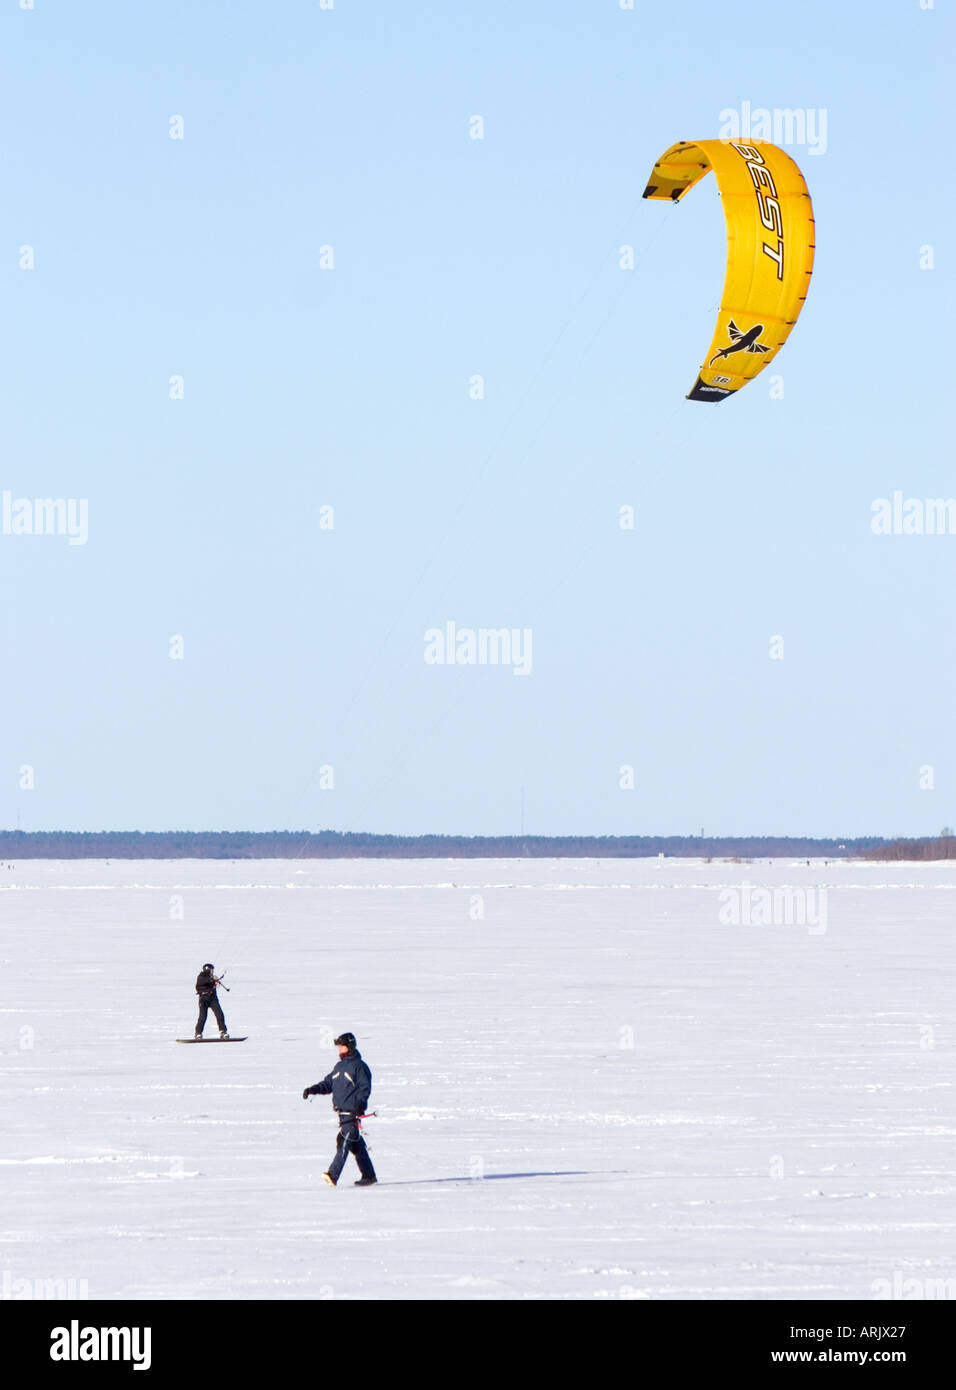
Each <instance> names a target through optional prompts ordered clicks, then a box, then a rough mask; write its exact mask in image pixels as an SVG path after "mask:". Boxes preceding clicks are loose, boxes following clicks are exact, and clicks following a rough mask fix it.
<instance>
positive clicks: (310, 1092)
mask: <svg viewBox="0 0 956 1390" xmlns="http://www.w3.org/2000/svg"><path fill="white" fill-rule="evenodd" d="M335 1046H336V1047H337V1048H338V1050H339V1064H338V1066H337V1067H336V1068H335V1069H334V1070H333V1071H330V1072H329V1074H328V1076H327V1077H325V1079H324V1080H322V1081H317V1082H316V1084H315V1085H314V1086H307V1087H306V1088H305V1090H304V1091H303V1092H302V1099H303V1100H308V1098H309V1096H327V1095H330V1094H331V1096H332V1108H333V1110H335V1111H336V1112H337V1113H338V1118H339V1132H338V1134H337V1135H336V1139H335V1157H334V1158H333V1160H332V1162H331V1163H330V1164H329V1168H328V1172H326V1173H323V1174H322V1178H323V1181H325V1182H327V1183H328V1185H329V1186H330V1187H334V1186H335V1185H336V1183H337V1182H338V1180H339V1177H340V1176H341V1173H342V1169H343V1168H344V1167H345V1160H346V1159H347V1158H348V1156H349V1150H350V1149H351V1151H352V1153H354V1155H355V1160H356V1162H357V1163H358V1166H359V1171H360V1172H361V1174H362V1176H361V1177H360V1178H359V1180H358V1182H357V1183H356V1184H355V1186H356V1187H371V1185H372V1183H374V1182H378V1179H377V1178H376V1176H375V1169H374V1168H373V1167H372V1160H371V1159H370V1158H369V1155H368V1149H367V1148H366V1147H365V1140H364V1139H363V1138H362V1126H361V1122H360V1121H361V1117H362V1116H363V1115H364V1114H365V1110H366V1107H367V1105H368V1098H369V1095H370V1093H371V1090H372V1073H371V1072H370V1071H369V1069H368V1067H367V1066H366V1065H365V1063H364V1062H363V1061H362V1054H361V1053H360V1052H359V1050H358V1048H357V1047H356V1045H355V1035H354V1033H340V1034H339V1036H338V1037H337V1038H336V1039H335Z"/></svg>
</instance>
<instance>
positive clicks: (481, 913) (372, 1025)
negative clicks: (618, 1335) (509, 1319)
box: [0, 859, 956, 1299]
mask: <svg viewBox="0 0 956 1390" xmlns="http://www.w3.org/2000/svg"><path fill="white" fill-rule="evenodd" d="M747 882H749V883H750V884H752V885H762V886H774V885H776V886H778V887H780V886H782V885H790V886H791V887H792V888H793V889H794V890H797V891H796V893H795V894H794V895H791V897H790V904H791V906H792V904H793V902H794V901H796V902H797V904H798V908H799V905H800V904H801V903H802V902H804V899H803V898H802V897H801V896H800V895H801V894H804V893H806V890H809V889H813V890H815V892H816V894H817V896H816V897H815V898H810V897H809V896H808V897H807V898H806V902H807V903H809V904H812V905H813V908H814V913H815V924H814V922H806V923H804V924H802V925H801V924H800V923H799V922H798V921H793V920H791V921H789V922H788V921H786V920H784V919H783V917H784V914H786V915H789V916H791V917H792V916H793V915H794V913H793V912H792V911H790V910H789V909H785V908H784V906H783V904H784V899H783V898H782V897H781V898H778V902H777V906H776V909H775V913H776V916H777V917H778V919H779V920H777V921H776V922H775V923H773V922H771V923H768V924H760V922H759V912H755V911H754V910H753V906H754V904H755V903H756V902H757V901H758V896H755V894H754V892H753V891H750V896H749V897H748V896H747V895H746V893H745V891H744V889H743V887H742V885H744V884H745V883H747ZM824 886H825V887H826V897H825V899H821V898H820V897H819V889H820V888H821V887H824ZM821 902H823V903H824V904H825V912H824V913H823V914H821V913H820V911H819V906H820V903H821ZM748 903H749V904H750V907H749V908H748ZM735 908H736V909H737V911H736V915H737V916H738V917H742V918H743V919H744V920H741V921H739V922H737V923H735V922H734V921H733V920H732V919H733V916H734V914H735ZM954 909H956V873H954V870H953V868H952V867H947V866H945V865H918V866H917V865H912V864H903V865H895V864H894V865H887V864H878V865H877V864H861V863H857V862H837V863H834V862H832V861H831V862H830V863H829V864H828V865H824V864H823V863H822V862H821V861H815V862H813V863H812V864H811V865H810V866H807V864H806V863H805V862H804V861H799V862H796V863H795V862H792V861H786V862H784V861H777V862H774V863H773V864H772V865H770V864H767V863H766V862H754V863H744V864H738V863H727V862H717V861H715V862H713V863H705V862H702V861H691V860H613V859H609V860H597V861H596V860H579V861H568V860H509V861H503V860H497V861H489V860H471V861H449V860H443V861H410V860H401V861H384V860H377V861H375V860H339V861H295V860H291V861H263V860H258V861H246V862H228V863H223V862H214V863H213V862H197V861H174V862H167V861H163V862H158V861H153V862H129V861H110V862H109V863H104V862H103V861H72V862H62V863H61V862H26V863H23V864H16V866H15V867H14V868H12V869H11V868H10V867H9V866H0V914H2V915H0V922H2V937H0V1066H2V1072H3V1087H2V1137H0V1193H2V1203H0V1246H2V1249H0V1273H2V1277H3V1279H4V1281H5V1285H6V1289H7V1292H6V1294H5V1296H6V1297H10V1296H12V1295H11V1293H10V1290H11V1289H15V1288H18V1287H19V1288H24V1287H25V1288H30V1287H34V1286H35V1287H36V1288H37V1289H40V1288H42V1287H43V1286H45V1284H46V1282H47V1281H55V1280H59V1281H64V1282H65V1281H69V1280H73V1281H76V1283H77V1285H79V1286H80V1287H81V1289H83V1288H85V1291H86V1292H88V1296H89V1297H90V1298H91V1299H96V1298H106V1299H112V1298H133V1299H164V1298H168V1299H199V1298H202V1299H209V1298H211V1299H223V1298H240V1299H241V1298H269V1299H298V1298H311V1299H319V1298H383V1299H388V1298H416V1299H423V1298H427V1299H523V1298H543V1299H622V1298H649V1299H677V1298H690V1299H714V1298H721V1299H726V1298H730V1299H780V1298H799V1299H819V1298H822V1299H842V1298H851V1299H861V1298H862V1299H870V1298H874V1297H877V1296H879V1294H880V1292H881V1291H883V1292H884V1293H885V1292H886V1291H888V1290H889V1289H891V1288H892V1286H893V1281H894V1278H895V1279H896V1283H897V1287H899V1284H900V1280H908V1281H921V1282H918V1283H915V1284H910V1285H908V1287H910V1288H916V1289H919V1288H922V1287H923V1284H924V1283H925V1284H926V1286H927V1287H931V1286H934V1285H935V1281H939V1280H953V1281H954V1282H953V1283H952V1284H951V1285H950V1286H949V1289H950V1292H951V1293H956V1240H954V1231H956V1203H954V1196H956V1177H954V1151H953V1141H954V1137H956V1120H954V1115H953V1098H954V1090H953V1070H952V1060H953V1026H952V1009H953V935H954ZM814 913H811V916H813V915H814ZM748 915H749V916H750V918H751V920H749V921H748V920H747V918H748ZM797 915H799V914H798V913H797ZM755 916H756V917H757V919H758V920H757V921H754V920H752V919H753V918H754V917H755ZM728 917H729V918H730V919H731V920H727V919H728ZM722 918H723V920H722ZM206 960H211V961H213V962H214V963H215V965H216V967H217V969H218V970H220V971H221V970H223V969H225V970H226V971H227V974H226V983H227V984H228V985H230V986H231V993H228V994H226V993H221V996H220V997H221V1000H222V1003H223V1006H224V1009H225V1013H226V1019H227V1022H228V1024H229V1028H230V1031H231V1032H232V1033H234V1034H245V1033H247V1034H249V1041H248V1042H246V1043H238V1044H233V1045H225V1046H220V1045H210V1046H205V1047H181V1046H177V1045H176V1044H175V1042H174V1039H175V1038H177V1037H180V1038H182V1037H190V1036H191V1034H192V1028H193V1023H194V1019H195V1012H196V1007H195V995H194V993H193V985H194V981H195V976H196V974H197V972H198V970H199V967H200V966H201V965H202V963H203V962H204V961H206ZM344 1029H350V1030H351V1031H353V1032H354V1033H355V1034H356V1035H357V1037H358V1042H359V1047H360V1049H361V1051H362V1053H363V1055H364V1056H365V1058H366V1060H367V1062H368V1063H369V1065H370V1067H371V1069H372V1072H373V1077H374V1086H373V1091H372V1106H373V1108H374V1109H375V1110H376V1111H377V1112H378V1118H376V1119H373V1120H370V1121H368V1122H367V1125H366V1130H365V1132H366V1135H367V1138H368V1140H369V1143H370V1146H371V1149H372V1158H373V1160H374V1163H375V1165H376V1168H377V1170H378V1175H379V1179H380V1185H379V1186H378V1187H376V1188H371V1189H355V1188H353V1187H352V1182H353V1180H354V1179H355V1178H357V1177H358V1170H357V1168H356V1165H355V1162H354V1159H350V1160H349V1163H348V1166H347V1167H346V1170H345V1173H344V1174H343V1178H342V1183H341V1185H340V1186H339V1188H337V1189H335V1190H333V1189H330V1188H327V1187H325V1186H324V1185H323V1184H322V1182H321V1173H322V1171H323V1170H324V1169H325V1168H326V1167H327V1166H328V1162H329V1160H330V1158H331V1157H332V1154H333V1146H334V1137H335V1125H334V1121H333V1117H332V1112H331V1108H330V1104H329V1101H328V1099H327V1098H325V1097H319V1098H316V1099H314V1100H311V1101H308V1102H304V1101H303V1100H302V1089H303V1087H305V1086H307V1085H310V1084H311V1083H313V1082H315V1081H317V1080H319V1079H320V1078H321V1077H322V1076H323V1075H325V1073H326V1072H327V1071H329V1070H330V1069H331V1068H332V1066H333V1064H334V1062H335V1050H334V1048H333V1047H332V1046H331V1038H332V1036H333V1035H334V1034H336V1033H338V1032H340V1031H342V1030H344ZM214 1035H215V1027H214V1024H213V1021H212V1020H211V1019H210V1022H209V1023H208V1024H207V1036H214ZM23 1280H25V1281H28V1282H27V1284H26V1285H22V1284H21V1285H17V1284H15V1281H23ZM80 1281H85V1286H83V1285H81V1284H80ZM936 1287H939V1286H936ZM926 1296H927V1297H929V1296H933V1295H932V1294H931V1293H927V1295H926Z"/></svg>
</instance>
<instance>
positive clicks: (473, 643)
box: [425, 621, 532, 676]
mask: <svg viewBox="0 0 956 1390" xmlns="http://www.w3.org/2000/svg"><path fill="white" fill-rule="evenodd" d="M425 664H426V666H511V667H512V668H513V669H512V672H511V674H512V675H513V676H527V675H530V674H531V666H532V655H531V629H530V627H525V628H518V627H479V628H474V627H456V626H455V623H454V621H450V622H447V623H446V624H445V626H444V627H430V628H428V630H427V631H426V633H425Z"/></svg>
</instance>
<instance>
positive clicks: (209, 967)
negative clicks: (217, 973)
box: [203, 960, 216, 970]
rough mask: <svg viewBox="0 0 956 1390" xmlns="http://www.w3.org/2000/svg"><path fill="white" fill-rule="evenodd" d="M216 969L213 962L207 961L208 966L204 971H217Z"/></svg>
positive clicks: (205, 966) (204, 967)
mask: <svg viewBox="0 0 956 1390" xmlns="http://www.w3.org/2000/svg"><path fill="white" fill-rule="evenodd" d="M215 968H216V967H215V966H214V965H213V963H212V961H211V960H207V961H206V964H205V965H204V966H203V970H215Z"/></svg>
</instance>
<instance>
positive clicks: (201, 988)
mask: <svg viewBox="0 0 956 1390" xmlns="http://www.w3.org/2000/svg"><path fill="white" fill-rule="evenodd" d="M220 983H221V982H220V981H219V980H218V979H217V978H216V970H215V966H213V965H211V964H210V963H209V961H207V962H206V964H205V965H204V966H203V968H202V970H200V972H199V974H198V975H197V976H196V993H197V994H198V995H199V1018H198V1020H197V1021H196V1034H195V1035H196V1037H197V1038H201V1037H202V1030H203V1029H204V1028H205V1026H206V1015H207V1014H208V1013H209V1010H210V1009H212V1011H213V1013H214V1014H215V1015H216V1022H217V1023H218V1024H219V1036H220V1038H223V1039H225V1038H228V1037H229V1034H228V1032H227V1031H226V1020H225V1019H224V1018H223V1014H222V1007H221V1005H220V1003H219V997H218V995H217V994H216V987H217V985H219V984H220Z"/></svg>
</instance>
